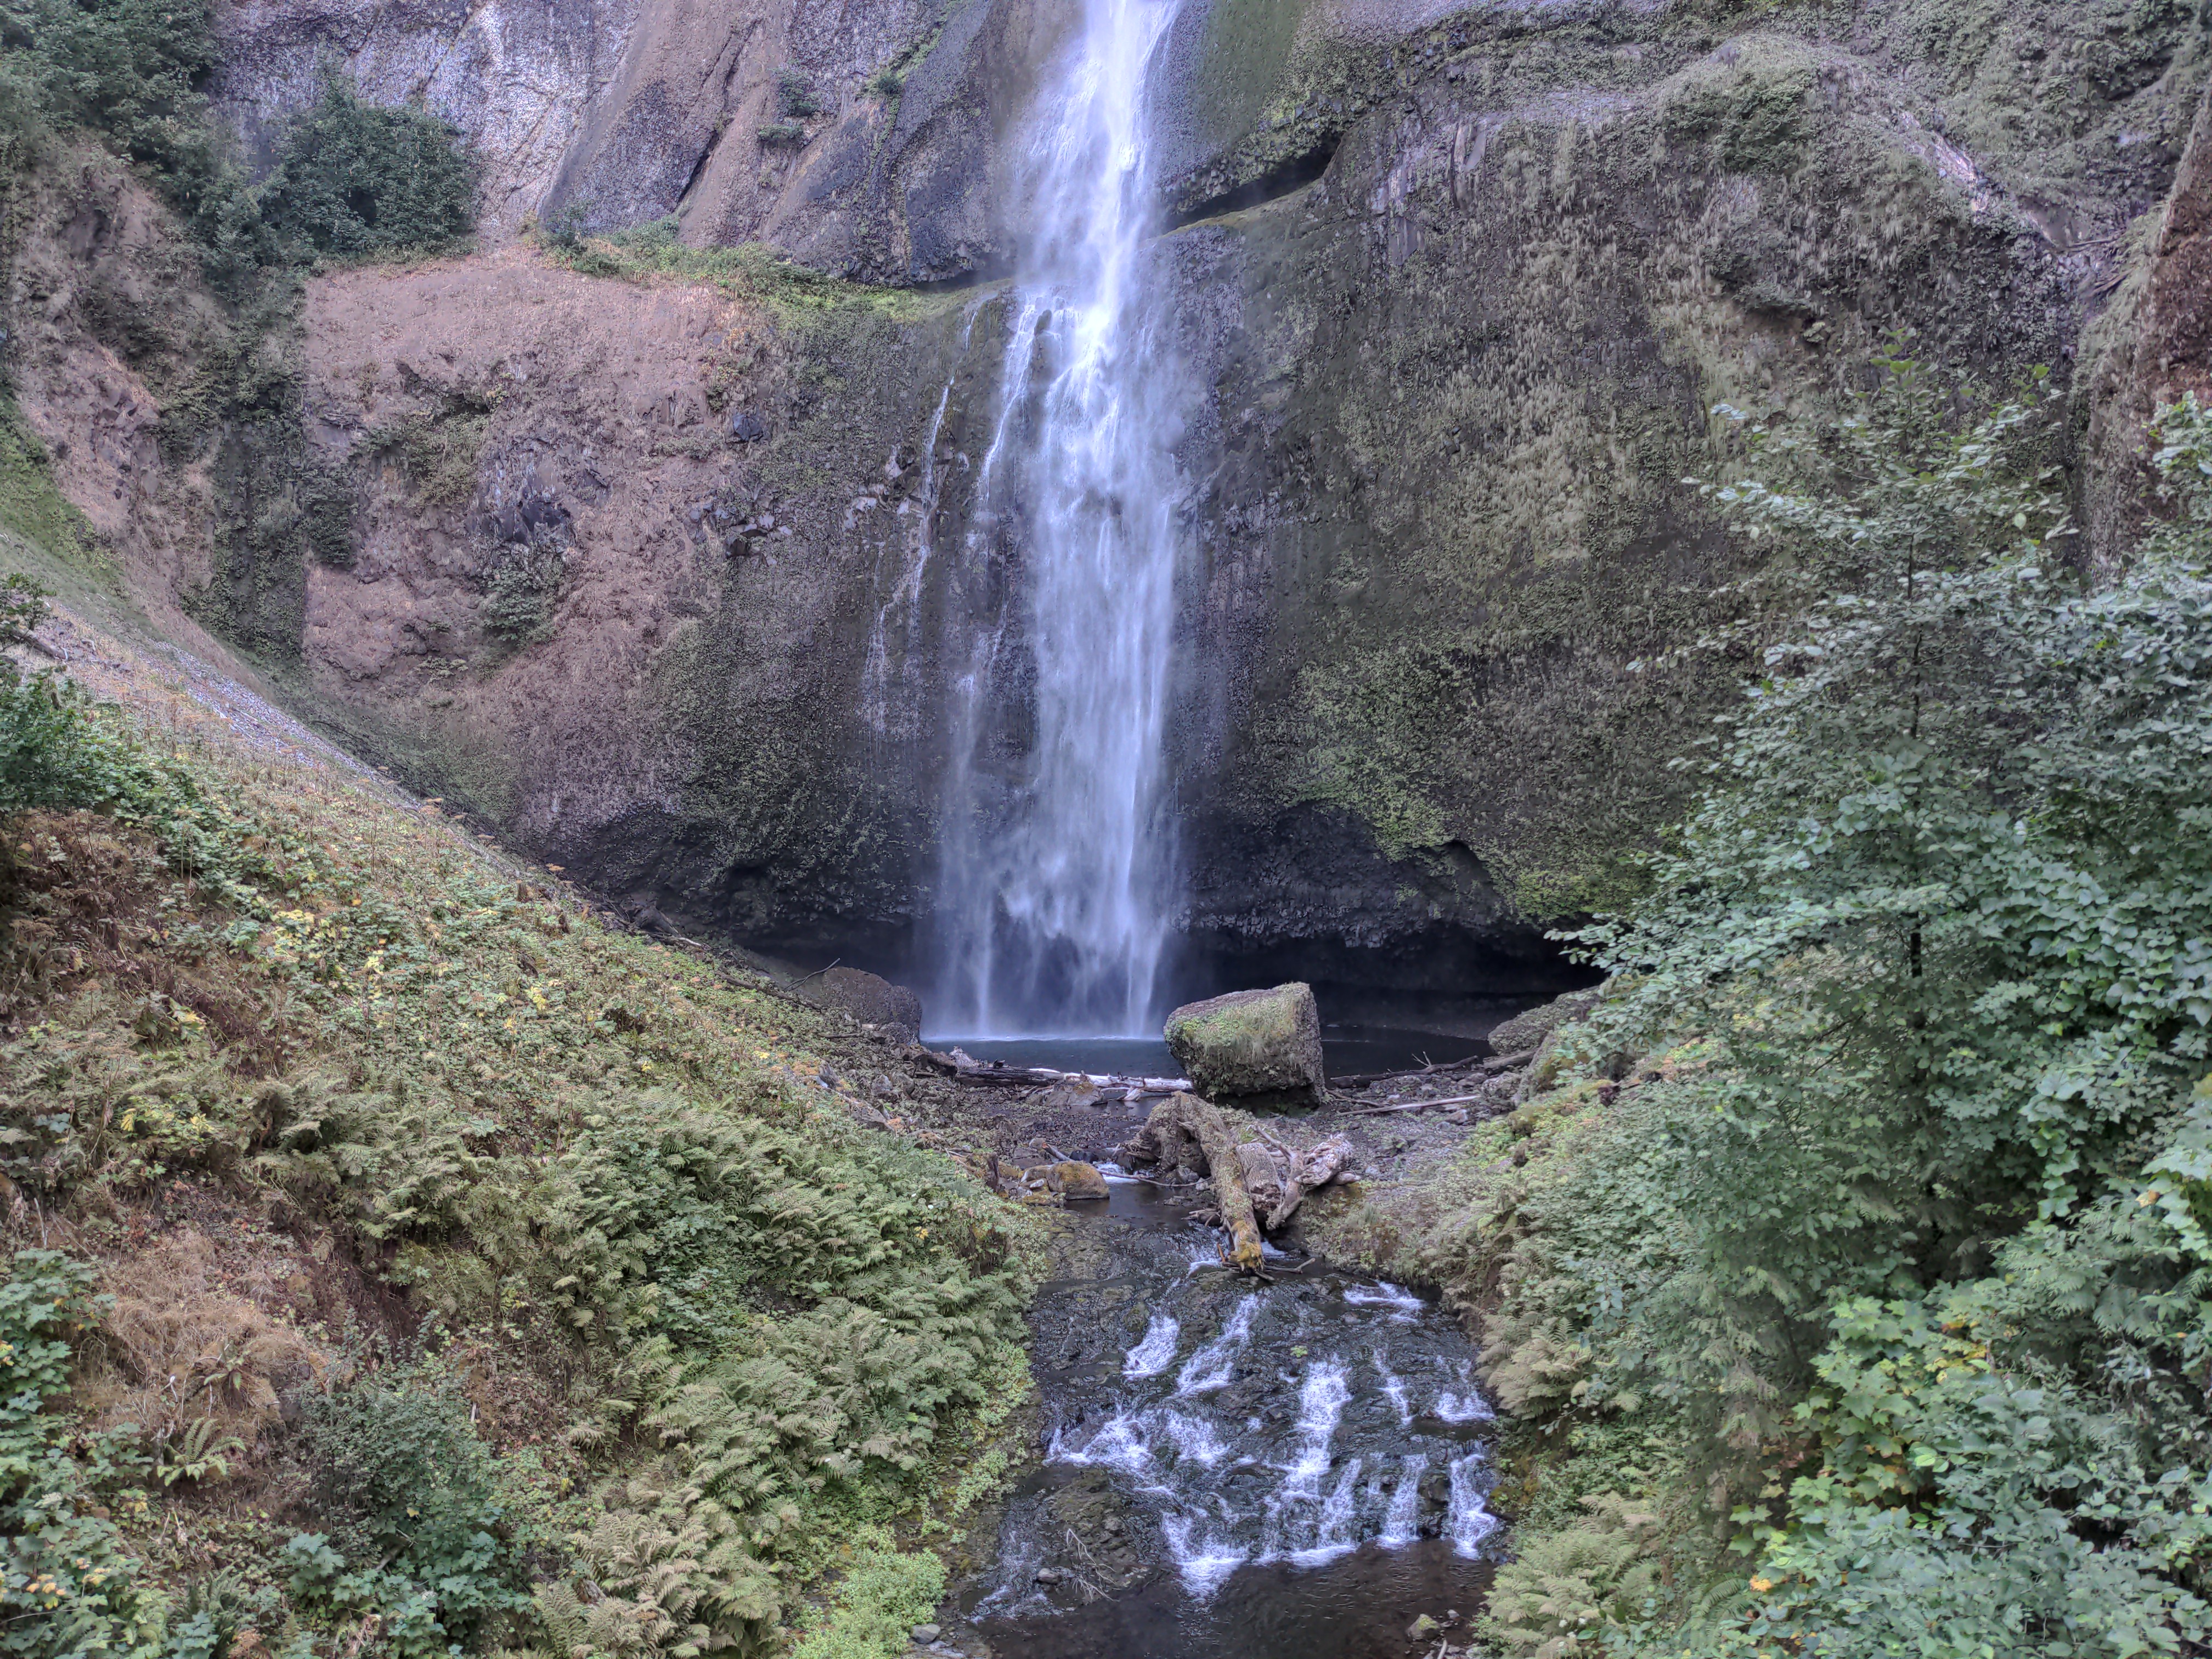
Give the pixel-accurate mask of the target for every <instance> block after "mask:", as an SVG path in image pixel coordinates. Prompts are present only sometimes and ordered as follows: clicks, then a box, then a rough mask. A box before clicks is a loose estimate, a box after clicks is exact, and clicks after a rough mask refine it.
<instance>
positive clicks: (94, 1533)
mask: <svg viewBox="0 0 2212 1659" xmlns="http://www.w3.org/2000/svg"><path fill="white" fill-rule="evenodd" d="M92 1286H93V1274H92V1271H91V1269H90V1268H88V1267H85V1266H84V1265H83V1264H82V1263H81V1262H76V1261H71V1260H70V1258H69V1257H67V1256H65V1255H62V1254H61V1253H60V1252H59V1251H57V1250H18V1251H17V1252H16V1253H15V1257H14V1260H13V1261H12V1262H11V1264H10V1266H9V1271H8V1276H7V1277H6V1279H0V1656H6V1659H76V1656H81V1655H87V1654H100V1653H112V1654H129V1655H132V1656H142V1655H143V1656H150V1655H152V1654H154V1653H155V1652H156V1651H157V1646H156V1644H158V1642H159V1641H160V1638H161V1631H162V1626H163V1624H164V1622H165V1620H166V1615H167V1598H165V1597H164V1596H162V1595H161V1593H160V1592H159V1591H157V1590H155V1589H151V1588H149V1586H147V1585H146V1584H145V1583H143V1580H142V1578H141V1577H140V1568H139V1564H138V1562H137V1558H136V1557H134V1556H133V1555H132V1554H131V1553H130V1551H129V1550H128V1548H127V1547H125V1543H124V1540H123V1536H122V1534H121V1532H120V1530H119V1529H118V1527H117V1526H116V1523H115V1522H114V1521H113V1520H112V1519H110V1518H109V1516H110V1513H111V1511H112V1509H114V1508H116V1507H120V1508H122V1509H124V1510H125V1511H126V1512H137V1513H143V1510H144V1508H145V1499H144V1495H143V1493H142V1492H137V1491H135V1490H132V1489H130V1488H127V1487H125V1486H124V1485H123V1482H124V1481H125V1480H126V1479H127V1478H128V1476H129V1475H130V1474H131V1472H132V1471H133V1468H134V1467H135V1465H134V1462H133V1460H132V1458H131V1445H130V1440H129V1437H128V1436H127V1435H125V1434H122V1433H111V1434H105V1435H94V1436H83V1435H76V1434H74V1433H73V1432H72V1430H73V1427H74V1425H73V1423H72V1421H71V1419H70V1417H69V1415H68V1414H67V1413H64V1412H59V1411H55V1410H52V1409H50V1407H52V1406H53V1405H56V1404H58V1403H59V1402H60V1401H62V1400H63V1399H64V1397H65V1396H66V1395H67V1394H68V1392H69V1386H70V1352H71V1339H72V1338H74V1337H75V1336H76V1335H77V1334H79V1333H80V1332H82V1331H83V1330H85V1329H86V1328H88V1327H89V1326H90V1325H91V1324H93V1322H94V1321H95V1320H96V1319H97V1317H98V1316H99V1313H100V1301H99V1299H98V1298H97V1297H94V1294H93V1290H92ZM103 1500H104V1501H103Z"/></svg>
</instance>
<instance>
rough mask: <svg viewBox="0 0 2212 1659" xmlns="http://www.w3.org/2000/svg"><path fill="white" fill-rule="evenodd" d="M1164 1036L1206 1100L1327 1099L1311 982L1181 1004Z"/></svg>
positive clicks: (1293, 1102)
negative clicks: (1309, 984)
mask: <svg viewBox="0 0 2212 1659" xmlns="http://www.w3.org/2000/svg"><path fill="white" fill-rule="evenodd" d="M1166 1036H1167V1040H1168V1047H1169V1048H1171V1049H1173V1050H1174V1051H1175V1057H1176V1063H1177V1064H1178V1065H1180V1066H1182V1068H1183V1070H1184V1071H1185V1072H1186V1073H1188V1074H1189V1077H1190V1080H1191V1082H1192V1083H1193V1084H1194V1085H1195V1086H1196V1087H1197V1089H1198V1091H1199V1092H1200V1094H1202V1095H1205V1096H1206V1097H1207V1098H1208V1099H1210V1100H1233V1101H1236V1102H1237V1103H1238V1104H1240V1105H1261V1106H1310V1105H1318V1104H1319V1103H1321V1102H1322V1100H1324V1099H1325V1098H1327V1097H1328V1073H1326V1072H1325V1071H1324V1070H1323V1069H1322V1055H1321V1011H1320V1009H1319V1008H1317V1007H1316V1006H1315V1004H1314V994H1313V987H1310V986H1308V985H1304V984H1300V983H1296V982H1294V983H1291V984H1289V985H1278V986H1276V987H1274V989H1273V990H1271V991H1231V993H1230V994H1228V995H1227V996H1220V997H1210V998H1208V999H1207V1000H1206V1001H1204V1002H1188V1003H1185V1004H1184V1005H1183V1006H1182V1007H1180V1008H1178V1009H1176V1011H1175V1012H1173V1013H1171V1014H1170V1015H1169V1016H1168V1023H1167V1030H1166Z"/></svg>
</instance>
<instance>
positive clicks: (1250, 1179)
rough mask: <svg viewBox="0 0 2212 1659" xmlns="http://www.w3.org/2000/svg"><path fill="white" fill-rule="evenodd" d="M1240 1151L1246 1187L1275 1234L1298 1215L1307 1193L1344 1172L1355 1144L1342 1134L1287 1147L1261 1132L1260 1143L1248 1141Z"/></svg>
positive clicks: (1262, 1219) (1266, 1223)
mask: <svg viewBox="0 0 2212 1659" xmlns="http://www.w3.org/2000/svg"><path fill="white" fill-rule="evenodd" d="M1351 1156H1352V1142H1351V1141H1350V1140H1349V1139H1346V1137H1345V1136H1343V1135H1331V1136H1329V1138H1328V1139H1326V1140H1323V1141H1321V1142H1318V1143H1317V1144H1316V1145H1314V1146H1304V1147H1293V1146H1285V1145H1284V1144H1283V1143H1282V1142H1281V1141H1279V1140H1278V1139H1275V1137H1274V1136H1273V1135H1271V1134H1269V1133H1267V1131H1266V1130H1264V1129H1262V1130H1261V1132H1260V1139H1258V1140H1248V1141H1246V1142H1245V1143H1244V1144H1243V1145H1242V1146H1239V1147H1237V1158H1238V1160H1239V1162H1240V1163H1241V1164H1242V1165H1243V1174H1244V1185H1245V1188H1246V1189H1247V1190H1248V1191H1249V1193H1250V1194H1252V1201H1253V1203H1254V1204H1255V1205H1256V1206H1258V1207H1259V1208H1260V1210H1261V1226H1262V1227H1264V1228H1265V1229H1266V1230H1267V1231H1269V1232H1271V1233H1272V1232H1274V1231H1278V1230H1279V1229H1280V1228H1281V1226H1282V1225H1283V1224H1284V1223H1285V1222H1286V1221H1288V1220H1289V1219H1290V1218H1291V1216H1292V1215H1294V1214H1295V1213H1297V1207H1298V1206H1299V1205H1301V1204H1303V1203H1304V1202H1305V1200H1306V1194H1308V1193H1311V1192H1316V1191H1318V1190H1319V1189H1320V1188H1323V1187H1326V1186H1328V1184H1329V1182H1332V1181H1334V1180H1335V1179H1336V1178H1337V1177H1338V1176H1340V1175H1341V1174H1343V1173H1344V1165H1345V1162H1346V1159H1347V1158H1350V1157H1351Z"/></svg>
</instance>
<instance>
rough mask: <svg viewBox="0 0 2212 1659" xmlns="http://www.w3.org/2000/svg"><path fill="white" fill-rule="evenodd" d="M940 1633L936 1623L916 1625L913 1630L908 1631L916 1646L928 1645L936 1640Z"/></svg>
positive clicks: (923, 1646)
mask: <svg viewBox="0 0 2212 1659" xmlns="http://www.w3.org/2000/svg"><path fill="white" fill-rule="evenodd" d="M939 1634H940V1632H939V1630H938V1628H937V1626H934V1625H916V1626H915V1627H914V1628H913V1629H912V1630H910V1631H908V1632H907V1635H908V1638H909V1639H911V1640H912V1642H913V1643H914V1644H915V1646H916V1647H918V1648H926V1647H927V1646H928V1645H929V1644H931V1643H932V1642H934V1641H935V1640H936V1639H937V1638H938V1636H939Z"/></svg>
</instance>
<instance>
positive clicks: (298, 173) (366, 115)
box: [262, 66, 477, 258]
mask: <svg viewBox="0 0 2212 1659" xmlns="http://www.w3.org/2000/svg"><path fill="white" fill-rule="evenodd" d="M476 188H477V185H476V168H475V165H474V163H473V162H472V161H471V159H470V157H469V155H468V153H467V151H466V150H465V149H464V148H463V147H462V144H461V139H460V134H459V131H457V130H456V129H455V128H454V127H453V125H451V124H450V123H448V122H446V121H442V120H441V119H439V118H437V117H436V116H435V115H432V114H431V113H430V112H428V111H427V110H424V109H420V108H416V107H414V106H407V105H402V106H398V107H396V108H390V109H386V108H380V107H378V106H374V105H372V104H364V103H363V102H362V101H361V98H360V95H359V94H357V93H356V91H355V89H354V85H353V82H352V81H351V80H350V79H349V77H348V76H345V75H344V74H343V73H342V72H341V71H339V70H337V69H334V68H331V67H328V66H325V69H324V70H323V76H322V90H321V93H320V94H319V96H318V97H317V99H316V100H315V104H314V106H313V108H312V109H310V110H309V111H308V112H307V114H306V115H304V116H302V117H301V118H300V120H299V122H298V124H297V125H295V126H294V127H293V129H292V131H291V132H290V133H289V136H287V137H286V138H285V141H284V147H283V151H282V152H281V153H280V155H278V158H277V162H276V172H275V173H273V174H272V175H271V176H270V179H269V182H268V183H267V185H264V189H263V196H262V201H263V210H264V214H265V216H266V217H267V219H268V221H269V223H270V227H271V228H273V229H274V230H275V231H276V234H278V235H279V236H280V237H281V238H283V239H284V240H286V241H287V242H289V243H296V244H298V245H301V246H304V247H306V248H307V249H309V250H311V251H312V252H315V253H319V254H330V255H335V256H337V257H338V258H362V257H364V256H368V255H374V254H380V253H392V252H398V251H401V250H403V249H412V250H421V251H423V252H438V251H440V250H441V249H445V248H449V247H452V246H454V245H456V244H457V243H459V242H460V241H461V240H464V239H465V238H466V237H467V236H468V235H469V234H470V233H471V231H472V230H473V229H474V228H475V222H476V219H475V215H476Z"/></svg>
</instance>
